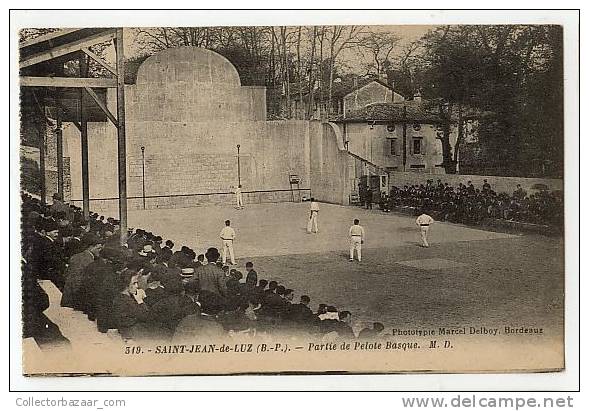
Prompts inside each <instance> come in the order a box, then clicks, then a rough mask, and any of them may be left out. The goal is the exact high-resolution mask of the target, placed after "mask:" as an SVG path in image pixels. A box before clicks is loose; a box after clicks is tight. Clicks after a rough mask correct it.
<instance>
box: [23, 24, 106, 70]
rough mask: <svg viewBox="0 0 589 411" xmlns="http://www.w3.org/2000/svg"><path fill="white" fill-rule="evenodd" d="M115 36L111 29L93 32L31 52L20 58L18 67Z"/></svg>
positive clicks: (77, 49) (39, 61) (49, 58)
mask: <svg viewBox="0 0 589 411" xmlns="http://www.w3.org/2000/svg"><path fill="white" fill-rule="evenodd" d="M115 36H116V31H115V30H114V29H113V30H109V31H106V32H103V33H98V34H95V35H93V36H88V37H84V38H81V39H79V40H75V41H72V42H71V43H67V44H64V45H61V46H57V47H53V48H51V49H49V50H47V51H43V52H41V53H37V54H33V55H32V56H29V57H26V58H25V59H23V60H21V62H20V64H19V67H20V68H21V69H22V68H25V67H29V66H32V65H34V64H38V63H42V62H44V61H47V60H51V59H54V58H56V57H61V56H64V55H66V54H70V53H73V52H76V51H80V50H82V48H84V47H90V46H92V45H94V44H96V43H103V42H106V41H109V40H112V39H114V38H115Z"/></svg>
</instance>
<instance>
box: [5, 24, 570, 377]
mask: <svg viewBox="0 0 589 411" xmlns="http://www.w3.org/2000/svg"><path fill="white" fill-rule="evenodd" d="M163 13H165V12H163ZM91 21H92V19H91V18H89V19H85V20H84V19H80V20H79V22H78V23H77V24H75V25H67V26H65V25H56V26H55V27H52V26H50V25H49V26H47V25H39V26H35V27H21V28H19V29H18V30H16V31H14V32H11V36H15V37H16V38H17V41H16V42H15V44H17V47H18V50H17V55H18V70H17V73H18V84H19V87H18V89H17V92H18V93H19V106H18V111H19V120H18V122H19V129H18V130H13V133H16V132H19V133H20V142H19V143H18V144H17V146H18V150H19V156H20V210H19V211H20V262H13V263H14V264H15V265H19V266H20V281H19V282H20V285H21V289H22V295H21V299H22V304H21V306H20V307H19V309H20V310H21V311H22V314H21V316H20V317H14V318H21V319H22V320H20V321H19V320H16V321H19V322H20V323H22V327H21V329H22V335H21V336H20V338H19V339H20V341H21V344H22V373H23V374H24V375H25V376H27V378H35V377H39V376H80V375H83V376H89V375H91V376H157V375H234V374H293V373H297V374H301V373H303V374H319V373H350V374H390V373H533V372H551V373H558V372H562V371H564V370H566V369H567V366H568V364H567V363H566V361H565V323H566V321H565V280H566V278H567V276H578V272H570V271H568V270H567V271H566V272H565V225H564V221H565V201H566V200H565V187H564V186H565V180H564V177H565V172H564V170H565V150H564V149H565V104H564V101H565V93H577V92H578V91H577V90H575V89H571V90H568V89H565V76H564V68H565V61H564V58H563V55H564V53H565V51H566V49H567V47H570V48H574V49H576V47H577V44H575V43H574V42H572V41H568V42H567V41H565V40H566V39H565V38H564V30H563V26H562V25H558V24H537V23H534V24H525V23H521V24H520V23H517V24H512V23H511V22H510V21H509V20H508V18H507V16H506V18H505V23H504V24H478V23H476V21H474V22H473V24H466V23H465V24H429V23H430V21H429V20H427V21H426V20H424V21H425V22H426V23H428V24H393V23H394V22H391V24H388V25H371V24H355V25H351V24H345V25H316V24H308V25H260V24H256V21H252V22H251V24H248V25H242V26H236V25H215V24H210V25H208V26H203V25H194V26H193V27H191V26H185V25H182V26H178V27H174V26H169V25H168V24H167V22H166V23H164V24H165V26H164V24H162V26H155V25H152V26H140V25H138V24H137V23H135V24H134V21H133V19H132V18H129V19H128V26H125V27H105V26H104V25H96V26H92V25H89V24H88V23H89V22H91ZM211 23H214V20H211ZM12 63H14V64H16V61H15V62H12ZM569 138H572V139H576V138H578V136H569ZM15 149H16V148H15ZM575 155H576V154H575ZM567 161H569V157H567ZM573 217H574V216H573ZM13 279H14V277H13ZM573 297H574V294H573V293H571V295H570V297H569V294H568V291H567V295H566V298H567V299H568V298H573ZM17 314H19V313H12V315H15V316H16V315H17ZM570 314H571V313H570V312H567V316H568V315H570ZM14 318H13V321H14Z"/></svg>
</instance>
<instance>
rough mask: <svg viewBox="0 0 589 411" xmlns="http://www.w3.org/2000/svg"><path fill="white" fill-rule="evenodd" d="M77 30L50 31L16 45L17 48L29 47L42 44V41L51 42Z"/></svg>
mask: <svg viewBox="0 0 589 411" xmlns="http://www.w3.org/2000/svg"><path fill="white" fill-rule="evenodd" d="M78 30H80V29H79V28H78V29H60V30H57V31H52V32H50V33H47V34H43V35H42V36H39V37H35V38H34V39H30V40H25V41H21V42H20V43H19V44H18V47H19V48H23V47H29V46H32V45H33V44H39V43H43V42H44V41H49V40H53V39H55V38H57V37H61V36H65V35H66V34H70V33H73V32H74V31H78Z"/></svg>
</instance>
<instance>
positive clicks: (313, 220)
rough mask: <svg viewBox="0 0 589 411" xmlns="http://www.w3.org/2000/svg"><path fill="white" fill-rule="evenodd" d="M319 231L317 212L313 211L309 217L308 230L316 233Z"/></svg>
mask: <svg viewBox="0 0 589 411" xmlns="http://www.w3.org/2000/svg"><path fill="white" fill-rule="evenodd" d="M317 231H319V228H318V227H317V212H316V211H312V212H311V217H310V218H309V222H308V223H307V232H308V233H310V232H314V233H316V232H317Z"/></svg>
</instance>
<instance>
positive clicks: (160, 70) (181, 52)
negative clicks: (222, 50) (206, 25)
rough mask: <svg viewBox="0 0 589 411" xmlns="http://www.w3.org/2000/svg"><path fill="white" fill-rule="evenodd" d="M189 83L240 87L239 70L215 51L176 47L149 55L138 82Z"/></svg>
mask: <svg viewBox="0 0 589 411" xmlns="http://www.w3.org/2000/svg"><path fill="white" fill-rule="evenodd" d="M158 82H165V83H171V82H187V83H197V84H203V83H207V84H214V85H215V86H222V87H231V88H237V87H240V86H241V81H240V79H239V73H238V72H237V69H236V68H235V66H233V64H231V62H230V61H229V60H227V59H226V58H225V57H223V56H222V55H220V54H218V53H215V52H214V51H212V50H208V49H203V48H199V47H176V48H170V49H166V50H162V51H160V52H158V53H156V54H154V55H153V56H150V57H148V58H147V59H146V60H145V61H144V62H143V64H141V66H140V67H139V70H138V72H137V84H138V85H140V84H148V83H158Z"/></svg>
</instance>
